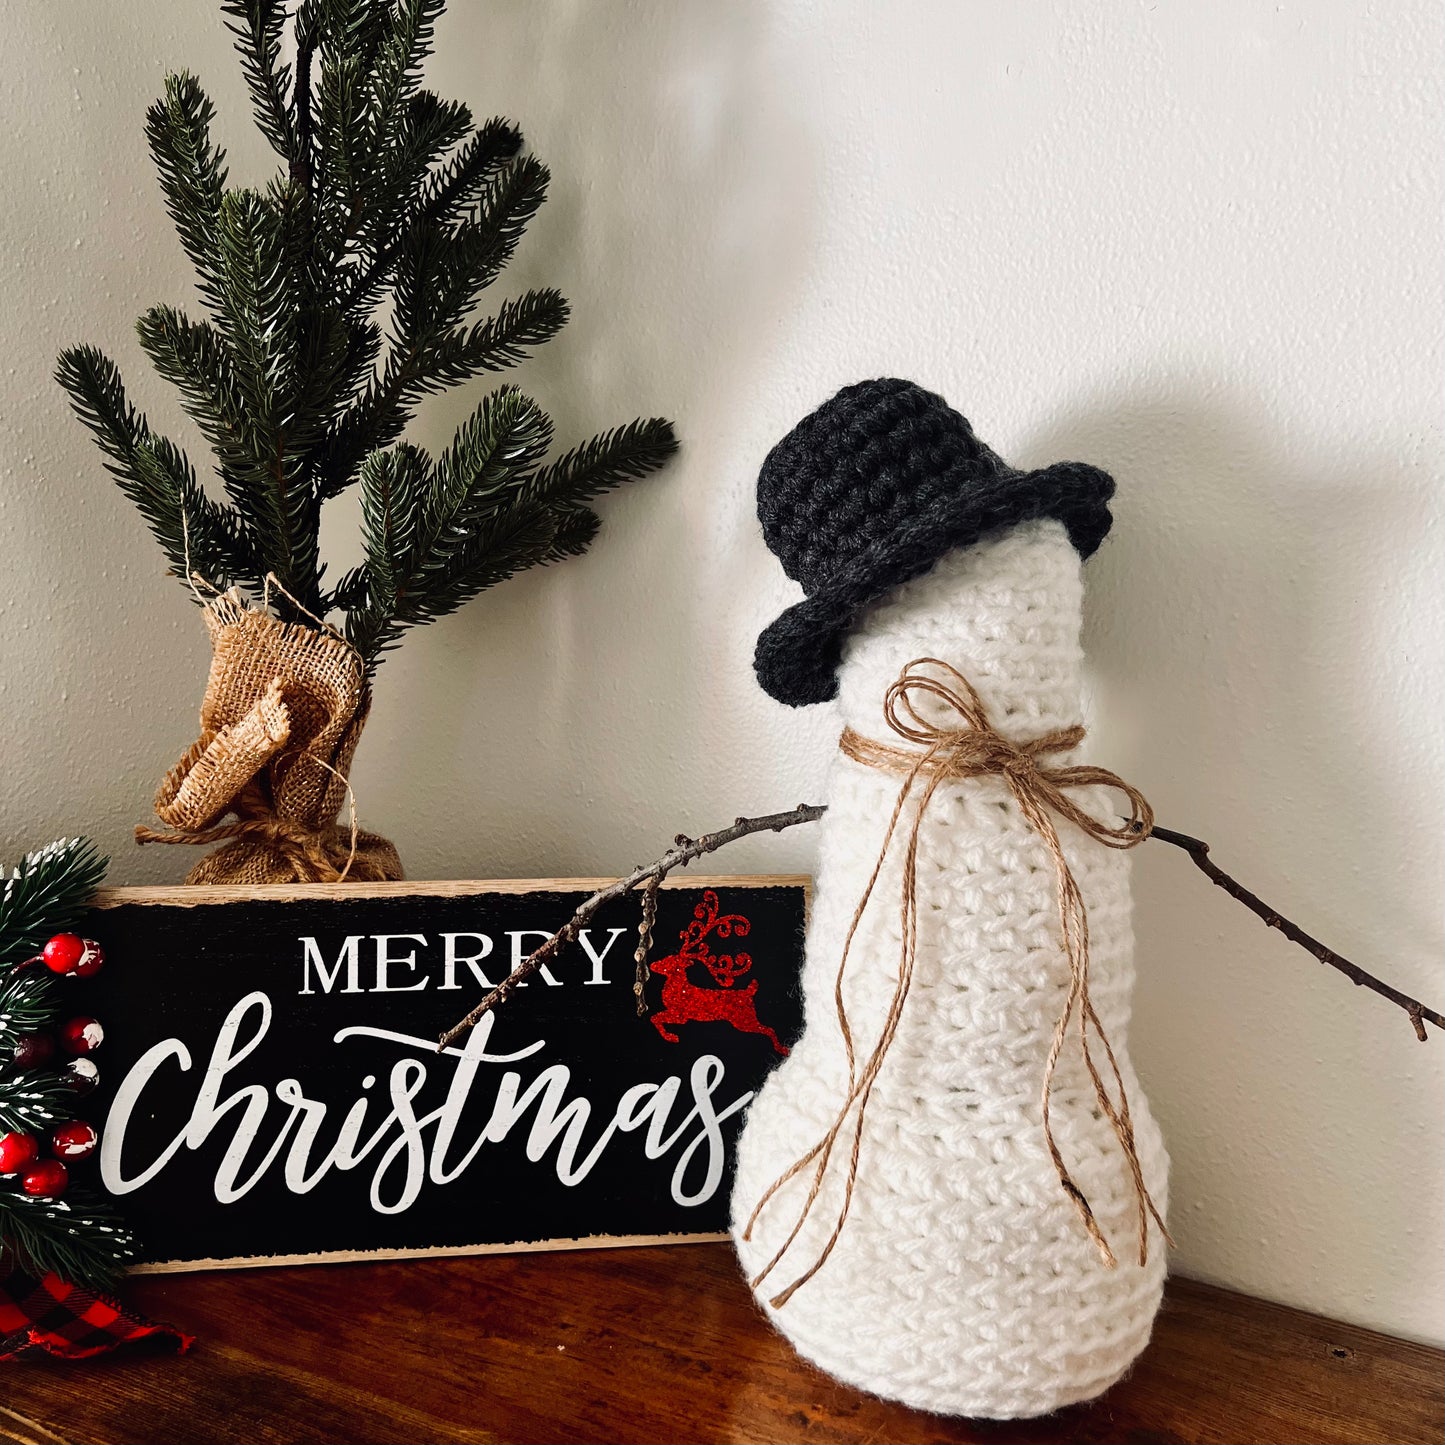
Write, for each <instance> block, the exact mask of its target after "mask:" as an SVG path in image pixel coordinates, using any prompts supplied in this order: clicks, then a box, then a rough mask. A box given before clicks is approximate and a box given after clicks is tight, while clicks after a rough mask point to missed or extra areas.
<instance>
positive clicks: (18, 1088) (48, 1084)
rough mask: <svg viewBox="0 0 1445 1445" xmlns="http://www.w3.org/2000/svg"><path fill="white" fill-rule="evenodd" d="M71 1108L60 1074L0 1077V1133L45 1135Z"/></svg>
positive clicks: (71, 1099)
mask: <svg viewBox="0 0 1445 1445" xmlns="http://www.w3.org/2000/svg"><path fill="white" fill-rule="evenodd" d="M57 931H58V930H57ZM74 1109H75V1090H74V1089H73V1088H72V1087H71V1085H70V1080H69V1079H68V1078H67V1077H66V1076H65V1075H64V1074H57V1073H53V1072H49V1071H46V1070H43V1069H26V1070H25V1071H24V1072H23V1073H18V1074H10V1075H8V1076H6V1077H3V1078H0V1134H9V1133H22V1134H41V1135H44V1134H48V1133H49V1132H50V1131H51V1130H52V1129H53V1128H54V1127H55V1126H56V1125H57V1124H59V1123H60V1122H61V1121H62V1120H65V1119H69V1118H70V1117H71V1116H72V1115H73V1113H74Z"/></svg>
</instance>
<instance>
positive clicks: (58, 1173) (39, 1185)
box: [20, 1159, 70, 1199]
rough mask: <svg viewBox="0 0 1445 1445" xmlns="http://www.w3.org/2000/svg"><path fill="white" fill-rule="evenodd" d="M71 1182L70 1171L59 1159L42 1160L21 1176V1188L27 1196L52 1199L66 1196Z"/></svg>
mask: <svg viewBox="0 0 1445 1445" xmlns="http://www.w3.org/2000/svg"><path fill="white" fill-rule="evenodd" d="M69 1182H70V1171H69V1170H68V1169H67V1168H66V1167H65V1165H64V1164H62V1163H61V1162H60V1160H59V1159H41V1160H39V1161H38V1162H37V1163H35V1164H32V1165H31V1166H30V1167H29V1168H28V1169H27V1170H26V1171H25V1172H24V1173H23V1174H22V1175H21V1176H20V1187H21V1188H22V1189H23V1190H24V1191H25V1192H26V1193H27V1194H41V1195H44V1196H46V1197H47V1198H50V1199H53V1198H55V1196H56V1195H57V1194H64V1193H65V1186H66V1185H67V1184H68V1183H69Z"/></svg>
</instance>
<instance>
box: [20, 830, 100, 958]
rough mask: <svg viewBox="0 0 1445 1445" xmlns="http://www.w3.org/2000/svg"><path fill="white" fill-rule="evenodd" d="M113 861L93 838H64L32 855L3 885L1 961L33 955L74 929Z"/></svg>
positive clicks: (30, 854) (22, 860)
mask: <svg viewBox="0 0 1445 1445" xmlns="http://www.w3.org/2000/svg"><path fill="white" fill-rule="evenodd" d="M109 861H110V860H109V859H108V858H106V857H104V856H102V855H101V854H99V853H97V852H96V850H95V844H94V843H92V842H91V841H90V840H89V839H88V838H61V839H59V840H57V841H56V842H54V843H51V844H50V845H49V846H47V847H45V848H39V849H37V850H36V851H35V852H33V853H27V854H26V855H25V856H24V857H23V858H22V859H21V860H20V862H19V863H18V864H16V866H15V867H14V868H13V869H12V870H11V872H10V876H9V877H8V878H6V879H5V881H4V885H3V887H0V965H13V964H16V963H20V962H22V961H23V960H25V959H27V958H31V957H33V956H34V955H35V954H37V953H39V952H40V950H41V948H42V947H43V946H44V945H45V943H46V941H47V940H48V939H50V938H52V937H54V935H55V934H57V933H65V932H68V931H70V930H71V929H73V928H74V927H75V925H76V924H78V923H79V922H80V920H81V918H82V917H83V916H84V913H85V909H86V907H87V905H88V904H89V903H90V900H91V897H92V895H93V894H94V893H95V890H96V889H97V888H98V887H99V886H100V881H101V879H102V878H104V877H105V869H106V865H107V864H108V863H109Z"/></svg>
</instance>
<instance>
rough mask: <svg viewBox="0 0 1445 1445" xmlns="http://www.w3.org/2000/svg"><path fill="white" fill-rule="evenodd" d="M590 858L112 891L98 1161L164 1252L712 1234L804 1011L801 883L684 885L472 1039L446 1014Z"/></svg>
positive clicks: (721, 1222)
mask: <svg viewBox="0 0 1445 1445" xmlns="http://www.w3.org/2000/svg"><path fill="white" fill-rule="evenodd" d="M600 886H602V885H601V884H600V883H598V882H595V881H593V880H577V881H568V880H549V881H542V882H506V883H431V884H428V883H418V884H404V883H403V884H377V885H366V884H359V885H354V886H348V885H339V886H330V885H314V886H307V887H298V888H292V889H281V888H268V889H260V890H254V891H247V890H243V889H236V888H193V889H185V888H175V889H153V888H151V889H148V888H135V889H124V888H122V889H111V890H107V891H105V892H103V893H102V894H101V895H99V897H98V898H97V900H96V906H95V908H94V910H93V912H92V914H91V917H90V918H89V920H88V923H87V929H88V931H89V933H90V934H91V935H92V936H93V937H95V938H97V939H98V940H99V941H100V942H101V943H102V945H103V947H104V949H105V953H106V967H105V968H104V970H103V971H102V972H101V973H100V974H99V975H97V976H96V977H95V978H94V979H93V980H91V982H90V983H89V985H88V987H87V990H86V991H87V1000H86V1003H87V1007H88V1008H93V1011H94V1013H95V1014H96V1016H97V1017H98V1018H99V1019H100V1020H101V1022H102V1024H103V1026H104V1028H105V1042H104V1045H103V1047H102V1049H101V1050H100V1051H99V1052H98V1053H97V1054H96V1055H95V1056H94V1057H95V1062H96V1064H97V1066H98V1067H99V1069H100V1078H101V1081H100V1086H99V1088H98V1090H97V1092H96V1094H95V1095H94V1096H93V1098H94V1105H93V1112H92V1114H91V1117H92V1120H93V1122H95V1123H96V1124H97V1126H98V1127H99V1128H100V1130H101V1146H100V1149H99V1151H98V1156H97V1157H98V1169H97V1171H96V1172H97V1174H98V1180H99V1183H100V1184H101V1185H102V1186H103V1187H104V1188H105V1189H106V1190H108V1191H109V1192H110V1193H111V1194H112V1195H114V1196H115V1201H116V1204H117V1206H118V1207H119V1208H120V1209H121V1210H122V1212H123V1213H124V1216H125V1218H126V1221H127V1223H128V1224H129V1226H130V1227H131V1228H132V1229H133V1230H134V1232H135V1234H136V1236H137V1239H138V1242H139V1245H140V1248H141V1259H142V1264H143V1267H144V1266H151V1267H163V1268H172V1269H185V1268H202V1267H211V1266H214V1265H217V1264H230V1265H248V1264H270V1263H279V1262H281V1261H283V1260H284V1261H286V1262H294V1261H297V1260H308V1259H328V1258H330V1259H335V1258H357V1257H365V1256H368V1255H370V1256H376V1257H387V1256H399V1255H424V1254H437V1253H446V1252H456V1253H476V1252H482V1251H485V1250H492V1249H527V1248H562V1247H568V1246H572V1245H577V1244H584V1243H586V1244H600V1243H632V1242H641V1241H642V1240H647V1241H650V1242H651V1241H658V1240H662V1239H687V1238H697V1237H699V1236H703V1237H707V1236H712V1237H716V1236H717V1235H718V1234H719V1233H721V1232H722V1231H723V1230H724V1229H725V1228H726V1226H727V1218H728V1193H729V1189H730V1186H731V1175H732V1151H733V1146H734V1144H735V1141H736V1138H737V1134H738V1131H739V1129H740V1127H741V1123H742V1115H743V1112H744V1110H745V1109H746V1107H747V1104H748V1102H749V1100H750V1099H751V1097H752V1095H753V1093H754V1091H755V1090H756V1089H757V1087H758V1085H759V1084H760V1083H761V1082H762V1080H763V1078H764V1076H765V1075H766V1074H767V1073H768V1071H769V1070H770V1069H771V1068H772V1067H773V1065H774V1064H775V1063H776V1062H777V1061H778V1060H779V1058H780V1057H781V1056H782V1055H783V1054H784V1053H785V1052H786V1050H787V1049H788V1047H789V1045H790V1044H791V1043H792V1041H793V1040H794V1039H795V1038H796V1037H797V1035H798V1033H799V1032H800V1031H801V1027H802V1003H801V995H800V991H799V984H798V973H799V964H800V960H801V956H802V932H803V922H804V913H805V908H806V896H807V895H806V880H804V879H800V878H737V879H728V878H720V879H703V880H694V879H687V880H685V881H683V882H680V883H679V884H678V885H677V886H673V884H672V882H671V880H670V881H669V884H668V885H667V886H665V887H664V888H663V890H662V892H661V893H660V895H659V898H658V910H657V923H656V927H655V929H654V934H653V937H654V945H653V950H652V958H651V971H650V981H649V984H648V989H647V1001H648V1005H649V1016H648V1017H645V1018H639V1017H638V1016H637V1012H636V1009H635V1007H634V1001H633V981H634V967H635V965H634V957H633V954H634V949H635V947H636V942H637V922H638V916H639V903H638V900H637V899H636V898H625V899H620V900H618V901H617V902H615V903H613V904H611V905H608V906H607V907H604V908H603V909H602V910H600V911H599V912H598V914H597V915H596V916H595V917H594V919H593V921H592V923H591V925H590V927H589V928H588V929H587V931H586V932H585V933H584V934H583V935H582V938H581V941H580V944H579V945H578V946H576V947H573V948H571V949H569V950H567V951H565V952H564V953H563V954H561V955H559V957H558V958H557V959H556V960H554V961H553V962H552V963H551V964H550V965H549V966H548V967H547V968H546V969H544V970H543V971H541V972H540V973H539V974H537V975H534V977H533V978H532V979H531V981H530V982H529V983H528V985H527V986H526V987H525V988H523V989H522V990H520V991H519V992H518V993H517V994H516V995H515V996H514V997H513V999H512V1000H511V1001H509V1002H508V1003H507V1004H506V1005H504V1006H503V1007H502V1008H501V1009H500V1010H498V1012H497V1013H495V1014H494V1015H492V1016H490V1017H488V1018H486V1019H485V1020H484V1021H483V1022H482V1024H481V1025H479V1026H478V1027H477V1028H476V1029H474V1030H473V1031H472V1033H471V1035H470V1037H469V1038H468V1039H467V1040H466V1041H465V1042H464V1043H460V1044H458V1045H457V1046H455V1047H453V1048H452V1049H450V1050H449V1051H448V1052H447V1053H445V1054H440V1053H438V1052H437V1049H436V1039H437V1036H438V1034H439V1033H440V1032H441V1031H442V1030H443V1029H444V1028H446V1027H447V1026H448V1025H450V1024H452V1023H454V1022H455V1021H456V1020H457V1019H458V1018H459V1017H460V1016H461V1015H462V1014H464V1013H466V1012H467V1010H468V1009H469V1008H471V1007H472V1006H473V1005H474V1004H475V1003H476V1002H478V1001H479V999H480V998H481V996H482V994H483V993H484V992H485V991H486V990H487V989H488V988H489V987H491V986H492V985H494V984H496V983H498V982H500V981H501V979H502V978H503V977H504V976H505V975H506V974H507V973H508V972H510V971H511V969H512V967H513V966H514V965H515V964H516V962H518V961H519V960H520V959H522V958H524V957H526V956H527V954H529V953H530V952H531V951H532V950H533V949H534V948H535V947H536V946H537V945H538V944H539V943H540V942H541V941H542V940H543V939H544V938H545V937H546V936H547V935H548V934H549V933H551V932H552V931H553V930H555V929H556V928H557V927H559V926H560V925H561V924H562V923H563V922H565V920H566V919H567V918H568V917H570V916H571V914H572V912H573V910H574V909H575V908H576V906H577V905H578V904H579V903H580V902H581V901H582V900H583V899H584V898H585V897H587V896H588V895H589V894H590V893H592V892H594V891H595V890H596V889H597V888H599V887H600Z"/></svg>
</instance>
